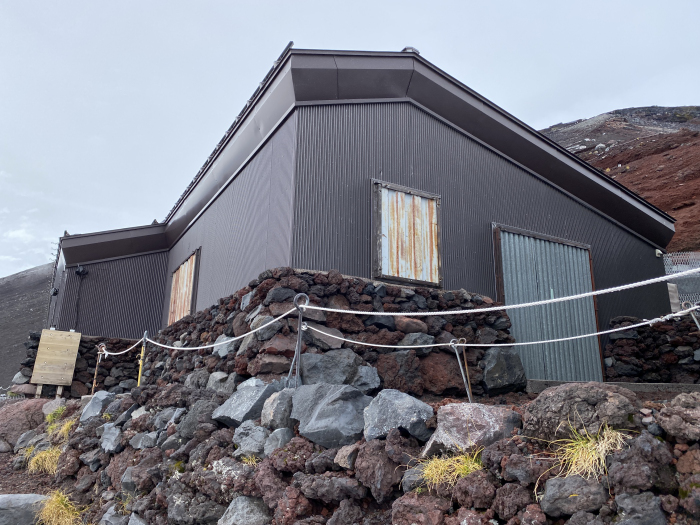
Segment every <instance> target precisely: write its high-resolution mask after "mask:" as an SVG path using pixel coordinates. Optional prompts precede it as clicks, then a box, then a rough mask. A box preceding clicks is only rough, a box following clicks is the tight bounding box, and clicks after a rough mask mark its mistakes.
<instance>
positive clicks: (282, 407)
mask: <svg viewBox="0 0 700 525" xmlns="http://www.w3.org/2000/svg"><path fill="white" fill-rule="evenodd" d="M293 395H294V389H293V388H285V389H283V390H280V391H279V392H274V393H273V394H272V395H271V396H270V397H268V398H267V400H266V401H265V404H264V405H263V409H262V413H261V414H260V424H261V425H262V426H264V427H267V428H271V429H273V430H276V429H279V428H288V427H291V426H292V424H291V420H290V415H291V413H292V396H293Z"/></svg>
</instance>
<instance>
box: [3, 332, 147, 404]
mask: <svg viewBox="0 0 700 525" xmlns="http://www.w3.org/2000/svg"><path fill="white" fill-rule="evenodd" d="M40 339H41V332H30V333H29V338H28V339H27V341H25V343H24V346H25V348H26V349H27V355H26V357H25V359H24V360H23V361H22V363H21V366H22V368H21V369H20V371H19V374H17V375H15V383H18V384H15V386H13V387H12V391H13V392H15V393H20V394H25V395H34V393H35V392H36V386H35V385H31V384H29V383H28V381H29V379H30V378H31V376H32V369H33V368H34V363H35V361H36V355H37V351H38V349H39V340H40ZM100 343H104V344H105V346H106V347H107V351H109V352H120V351H123V350H126V349H127V348H129V347H130V346H131V345H133V344H134V343H135V341H132V340H130V339H116V338H110V337H92V336H85V335H84V336H81V338H80V345H79V347H78V357H77V358H76V360H75V369H74V371H73V382H72V384H71V386H70V388H67V387H66V388H64V391H63V396H64V397H74V398H79V397H81V396H84V395H87V394H89V393H90V391H91V390H92V381H93V378H94V375H95V366H96V365H97V346H98V345H99V344H100ZM138 357H139V349H134V350H132V351H131V352H127V353H126V354H123V355H118V356H109V357H108V358H107V359H103V360H102V361H101V362H100V367H99V369H98V371H97V383H96V390H109V391H111V392H114V393H117V394H121V393H122V392H126V391H127V390H130V389H131V388H133V387H135V386H136V379H137V377H138ZM20 376H21V377H20ZM55 395H56V386H55V385H45V386H43V387H42V396H44V397H47V396H48V397H52V396H55Z"/></svg>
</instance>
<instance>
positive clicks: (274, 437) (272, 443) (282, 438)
mask: <svg viewBox="0 0 700 525" xmlns="http://www.w3.org/2000/svg"><path fill="white" fill-rule="evenodd" d="M293 437H294V431H292V429H290V428H278V429H277V430H275V431H274V432H273V433H272V434H270V436H269V437H268V438H267V440H266V441H265V447H264V448H263V452H264V454H265V457H267V456H269V455H270V454H272V453H273V452H274V451H275V450H277V449H278V448H281V447H283V446H285V445H286V444H287V443H289V442H290V441H291V439H292V438H293Z"/></svg>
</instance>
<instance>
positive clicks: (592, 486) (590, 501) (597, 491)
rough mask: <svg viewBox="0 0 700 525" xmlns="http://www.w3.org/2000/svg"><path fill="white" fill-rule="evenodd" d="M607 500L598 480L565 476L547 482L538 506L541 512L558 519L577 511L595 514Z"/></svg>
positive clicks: (606, 495) (605, 492) (606, 494)
mask: <svg viewBox="0 0 700 525" xmlns="http://www.w3.org/2000/svg"><path fill="white" fill-rule="evenodd" d="M607 500H608V493H607V491H606V490H605V488H604V487H603V485H602V484H601V483H599V482H598V480H596V479H589V480H586V479H583V478H582V477H581V476H567V477H565V478H551V479H548V480H547V483H545V486H544V497H543V498H542V501H541V502H540V506H541V507H542V512H544V513H545V514H548V515H549V516H552V517H554V518H558V517H560V516H571V515H572V514H575V513H577V512H579V511H584V512H597V511H598V510H600V507H602V506H603V505H604V504H605V502H606V501H607Z"/></svg>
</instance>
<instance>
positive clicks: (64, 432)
mask: <svg viewBox="0 0 700 525" xmlns="http://www.w3.org/2000/svg"><path fill="white" fill-rule="evenodd" d="M76 421H77V419H75V418H73V419H68V420H66V421H64V422H63V424H62V425H61V428H60V429H58V432H57V433H56V435H57V436H58V437H59V438H60V439H61V441H67V440H68V435H69V434H70V431H71V429H72V428H73V426H74V425H75V423H76Z"/></svg>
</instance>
